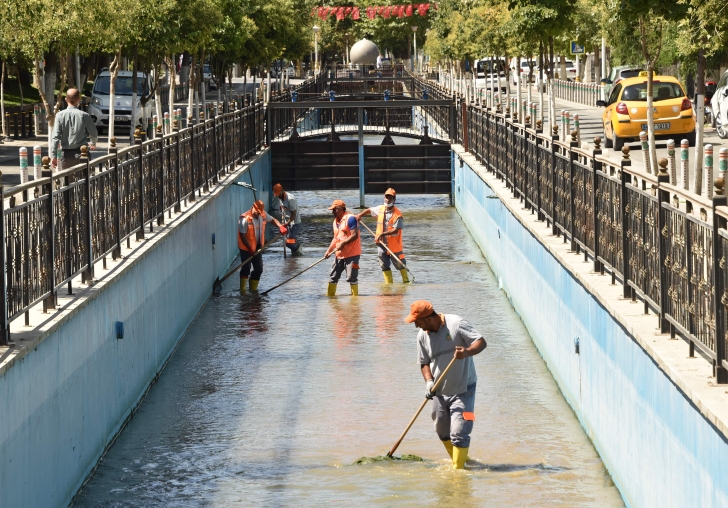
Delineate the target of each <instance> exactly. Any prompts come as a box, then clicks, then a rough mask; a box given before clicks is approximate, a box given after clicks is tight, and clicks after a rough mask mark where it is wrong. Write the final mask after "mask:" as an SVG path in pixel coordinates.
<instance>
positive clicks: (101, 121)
mask: <svg viewBox="0 0 728 508" xmlns="http://www.w3.org/2000/svg"><path fill="white" fill-rule="evenodd" d="M133 79H134V73H133V72H132V71H119V74H118V75H117V76H116V93H115V99H114V102H115V105H114V130H116V132H117V133H121V132H125V131H126V130H128V129H129V127H130V126H131V99H132V83H133ZM110 80H111V74H110V73H109V71H108V70H103V71H101V72H100V73H99V74H98V76H96V80H95V81H94V87H93V90H92V91H91V103H90V104H89V107H88V114H89V115H91V118H92V119H93V121H94V122H95V123H96V128H97V129H98V131H99V133H101V132H108V129H109V105H110V102H109V99H110V96H109V86H110ZM148 93H149V78H148V77H147V75H146V74H145V73H143V72H137V107H136V115H135V118H134V125H135V126H136V125H142V126H144V127H146V125H147V119H148V118H149V117H150V116H151V115H152V114H153V113H152V112H153V111H154V99H150V100H149V101H148V102H147V104H146V106H144V108H142V107H141V98H142V96H144V95H147V94H148ZM117 129H118V130H117Z"/></svg>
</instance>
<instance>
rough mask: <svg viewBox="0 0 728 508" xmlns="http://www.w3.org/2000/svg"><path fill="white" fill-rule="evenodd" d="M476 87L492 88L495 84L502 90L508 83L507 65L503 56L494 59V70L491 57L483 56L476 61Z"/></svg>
mask: <svg viewBox="0 0 728 508" xmlns="http://www.w3.org/2000/svg"><path fill="white" fill-rule="evenodd" d="M475 72H476V73H477V74H476V76H475V88H488V89H490V88H491V85H494V86H495V87H496V88H500V89H501V90H502V91H505V90H506V87H507V85H508V76H507V66H506V61H505V59H503V58H494V59H493V71H492V72H491V61H490V58H483V59H481V60H476V61H475Z"/></svg>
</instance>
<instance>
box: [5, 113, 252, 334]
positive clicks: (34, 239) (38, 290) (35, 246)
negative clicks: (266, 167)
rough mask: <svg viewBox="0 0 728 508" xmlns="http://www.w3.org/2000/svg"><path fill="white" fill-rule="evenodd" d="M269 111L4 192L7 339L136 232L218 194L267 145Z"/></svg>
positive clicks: (236, 116) (196, 128)
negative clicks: (14, 326)
mask: <svg viewBox="0 0 728 508" xmlns="http://www.w3.org/2000/svg"><path fill="white" fill-rule="evenodd" d="M264 121H265V110H264V108H263V105H262V104H255V105H252V106H249V107H247V108H245V109H239V110H235V111H231V112H230V113H226V114H222V115H219V116H216V117H214V118H210V119H208V120H206V121H204V122H201V123H198V124H196V125H192V126H190V127H188V128H185V129H179V126H178V125H177V122H176V121H175V126H174V130H173V132H172V133H170V134H168V135H164V136H161V137H158V138H156V139H152V140H149V141H145V142H142V140H141V132H140V131H137V133H136V136H135V143H134V144H133V145H132V146H129V147H128V148H123V149H120V150H119V149H117V148H116V147H115V140H113V139H112V141H111V148H110V153H109V154H108V155H104V156H102V157H99V158H95V159H91V160H89V159H88V158H87V157H82V158H81V162H80V164H78V165H76V166H74V167H72V168H69V169H67V170H63V171H60V172H56V173H51V171H50V167H49V163H50V160H49V158H48V157H45V158H44V161H43V164H44V166H43V168H44V170H43V177H42V178H40V179H38V180H33V181H30V182H26V183H24V184H22V185H19V186H16V187H13V188H10V189H4V188H3V187H2V185H0V191H2V195H3V199H2V200H0V203H2V205H0V207H1V208H0V210H1V211H2V217H3V220H2V221H0V243H1V244H2V245H4V249H3V251H2V266H4V267H5V274H4V275H5V276H4V277H3V278H2V281H3V286H4V287H3V291H2V295H3V309H4V311H3V312H2V313H0V315H1V317H0V319H2V329H3V333H2V334H0V344H7V341H8V339H9V336H10V328H9V326H10V321H11V320H13V319H15V318H16V317H18V316H20V315H21V314H25V322H26V325H27V324H29V313H28V311H29V309H30V308H31V307H32V306H33V305H36V304H38V303H39V302H41V301H42V302H43V309H44V311H47V310H48V309H52V308H55V307H56V305H57V294H58V290H59V289H60V288H61V287H62V286H63V285H66V284H67V285H68V292H69V294H71V293H72V290H73V288H72V285H71V284H72V280H73V279H74V278H75V277H77V276H78V275H79V274H82V280H83V281H85V282H91V281H92V280H93V276H94V266H95V264H96V263H98V262H99V261H102V262H103V264H104V267H105V266H106V259H107V257H108V256H109V255H111V256H112V257H113V258H114V259H116V258H117V257H119V256H120V255H121V245H122V243H123V242H125V241H126V243H127V247H129V246H130V240H131V237H132V235H136V238H138V239H141V238H144V234H145V233H144V232H145V229H146V228H147V227H148V228H149V230H150V231H153V229H154V224H155V223H156V224H158V225H161V224H163V223H164V221H165V214H166V216H167V217H169V218H171V217H172V212H173V211H174V212H180V211H181V206H182V203H185V205H186V203H187V202H188V201H194V200H195V199H196V196H201V195H202V193H203V192H209V190H210V188H211V186H213V185H215V184H216V183H217V182H218V181H219V178H220V177H221V176H223V175H225V174H227V173H229V172H231V171H233V170H234V168H235V165H236V164H237V163H239V162H240V161H242V160H245V159H249V158H251V157H252V156H253V155H254V154H255V152H256V151H257V150H259V149H260V148H261V147H262V146H263V143H264V139H265V125H264Z"/></svg>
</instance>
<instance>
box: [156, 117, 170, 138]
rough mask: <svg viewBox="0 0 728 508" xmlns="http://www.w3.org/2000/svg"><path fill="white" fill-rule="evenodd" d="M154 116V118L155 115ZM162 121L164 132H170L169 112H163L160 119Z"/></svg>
mask: <svg viewBox="0 0 728 508" xmlns="http://www.w3.org/2000/svg"><path fill="white" fill-rule="evenodd" d="M154 118H156V116H155V117H154ZM162 122H163V123H164V132H165V133H166V134H170V133H171V132H172V131H171V129H170V128H169V112H166V113H164V119H163V120H162ZM155 130H156V129H155Z"/></svg>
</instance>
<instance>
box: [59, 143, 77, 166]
mask: <svg viewBox="0 0 728 508" xmlns="http://www.w3.org/2000/svg"><path fill="white" fill-rule="evenodd" d="M80 159H81V147H78V148H66V149H65V150H63V157H61V164H63V169H69V168H72V167H73V166H75V165H76V164H78V163H80V162H81V161H80Z"/></svg>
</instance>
